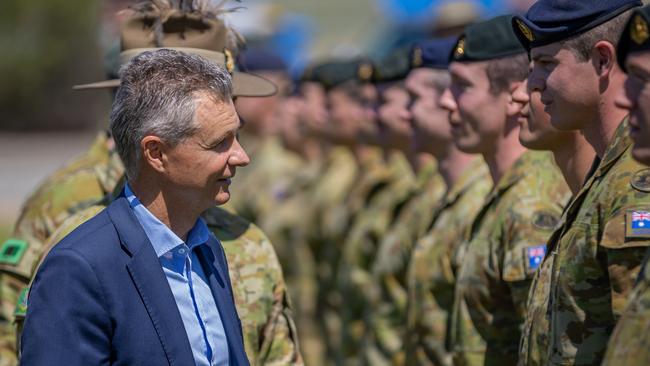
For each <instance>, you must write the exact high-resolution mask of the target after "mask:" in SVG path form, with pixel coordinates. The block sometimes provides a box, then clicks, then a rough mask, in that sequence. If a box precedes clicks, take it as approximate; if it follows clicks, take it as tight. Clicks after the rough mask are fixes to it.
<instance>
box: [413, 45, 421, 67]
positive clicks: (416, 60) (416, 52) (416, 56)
mask: <svg viewBox="0 0 650 366" xmlns="http://www.w3.org/2000/svg"><path fill="white" fill-rule="evenodd" d="M420 66H422V49H421V48H420V47H415V48H414V49H413V55H412V59H411V67H413V68H418V67H420Z"/></svg>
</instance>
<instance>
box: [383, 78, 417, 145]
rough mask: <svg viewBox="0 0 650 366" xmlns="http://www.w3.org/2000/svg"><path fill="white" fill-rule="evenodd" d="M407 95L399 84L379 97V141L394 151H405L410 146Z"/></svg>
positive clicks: (409, 115) (410, 131)
mask: <svg viewBox="0 0 650 366" xmlns="http://www.w3.org/2000/svg"><path fill="white" fill-rule="evenodd" d="M409 100H410V99H409V94H408V93H407V91H406V89H404V86H403V85H401V84H394V85H392V86H390V87H388V88H387V89H386V90H384V92H383V93H382V95H381V106H379V109H378V111H377V112H378V117H379V118H378V120H379V123H378V125H379V135H380V139H381V141H382V142H383V143H384V144H385V145H387V146H389V147H391V148H394V149H399V150H402V151H406V150H408V149H409V148H410V145H411V135H412V133H413V130H412V128H411V122H410V119H411V114H410V113H409V110H408V106H409Z"/></svg>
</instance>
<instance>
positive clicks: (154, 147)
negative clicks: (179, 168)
mask: <svg viewBox="0 0 650 366" xmlns="http://www.w3.org/2000/svg"><path fill="white" fill-rule="evenodd" d="M140 151H142V158H141V159H142V160H143V163H144V164H146V165H147V166H149V167H150V168H151V169H153V170H155V171H157V172H160V173H162V172H164V171H165V164H164V159H165V152H164V151H165V144H164V142H163V141H162V140H161V139H160V137H158V136H152V135H148V136H145V137H144V138H143V139H142V141H140Z"/></svg>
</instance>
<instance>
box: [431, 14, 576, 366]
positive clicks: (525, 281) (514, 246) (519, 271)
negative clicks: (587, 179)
mask: <svg viewBox="0 0 650 366" xmlns="http://www.w3.org/2000/svg"><path fill="white" fill-rule="evenodd" d="M511 18H512V17H511V16H509V15H505V16H500V17H497V18H494V19H491V20H489V21H486V22H482V23H477V24H475V25H471V26H469V27H467V28H466V29H465V33H464V35H463V36H461V37H460V38H459V40H458V43H457V45H456V49H455V50H454V53H453V56H452V63H451V65H450V67H449V69H450V72H451V75H452V83H451V86H450V88H449V89H448V90H447V91H445V94H444V96H443V103H444V105H445V107H446V108H448V109H449V111H450V122H451V124H452V126H453V127H452V128H453V129H454V141H455V143H456V145H457V146H458V147H459V148H460V149H461V150H462V151H465V152H474V153H481V154H482V155H483V158H484V159H485V162H486V163H487V165H488V167H489V169H490V174H491V177H492V181H493V183H494V188H493V189H492V191H491V192H490V193H489V194H488V195H487V197H486V198H485V201H484V204H483V207H482V208H481V210H480V211H479V213H478V214H477V216H476V218H475V219H474V221H473V223H472V224H471V226H470V229H469V232H468V235H467V238H466V240H465V241H464V242H463V243H462V244H461V246H460V248H459V250H458V252H459V257H460V258H462V262H461V261H457V262H456V263H457V266H458V272H457V277H456V288H455V293H454V304H453V310H452V316H451V322H450V329H449V332H450V344H451V347H452V348H451V349H452V351H453V358H454V364H457V365H511V364H514V363H516V362H517V349H518V344H519V338H520V329H521V325H522V323H523V321H524V316H525V314H526V301H527V295H528V289H529V285H530V280H531V277H532V276H533V274H534V273H535V270H536V269H537V266H538V264H539V262H540V261H541V259H542V257H543V252H544V248H545V243H546V240H547V239H548V237H549V236H550V234H551V233H552V229H553V227H554V225H555V223H556V222H557V220H558V219H559V217H560V215H561V212H562V207H563V206H564V205H565V204H566V202H567V200H568V199H569V197H570V191H569V189H568V187H567V185H566V184H565V183H564V180H563V179H562V175H561V173H560V171H559V169H558V168H557V166H555V164H554V163H553V161H552V156H551V154H550V153H547V152H532V151H530V152H528V151H526V149H525V148H524V147H523V146H521V144H520V142H519V128H518V125H517V118H516V117H517V114H516V113H513V112H514V109H513V108H508V107H512V105H511V95H510V93H511V90H512V89H513V88H514V87H516V86H517V85H518V84H519V83H521V82H522V81H523V80H524V79H525V77H526V74H527V70H528V60H527V58H526V54H525V50H524V49H523V47H522V46H521V45H520V44H519V41H518V40H517V38H516V36H515V34H514V32H513V30H512V27H511V23H510V22H511Z"/></svg>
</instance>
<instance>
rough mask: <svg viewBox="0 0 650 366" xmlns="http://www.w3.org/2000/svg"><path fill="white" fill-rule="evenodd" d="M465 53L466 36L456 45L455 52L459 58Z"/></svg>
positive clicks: (455, 55)
mask: <svg viewBox="0 0 650 366" xmlns="http://www.w3.org/2000/svg"><path fill="white" fill-rule="evenodd" d="M464 54H465V38H461V39H460V40H459V41H458V44H457V45H456V51H455V52H454V58H456V59H459V58H461V57H463V55H464Z"/></svg>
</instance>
